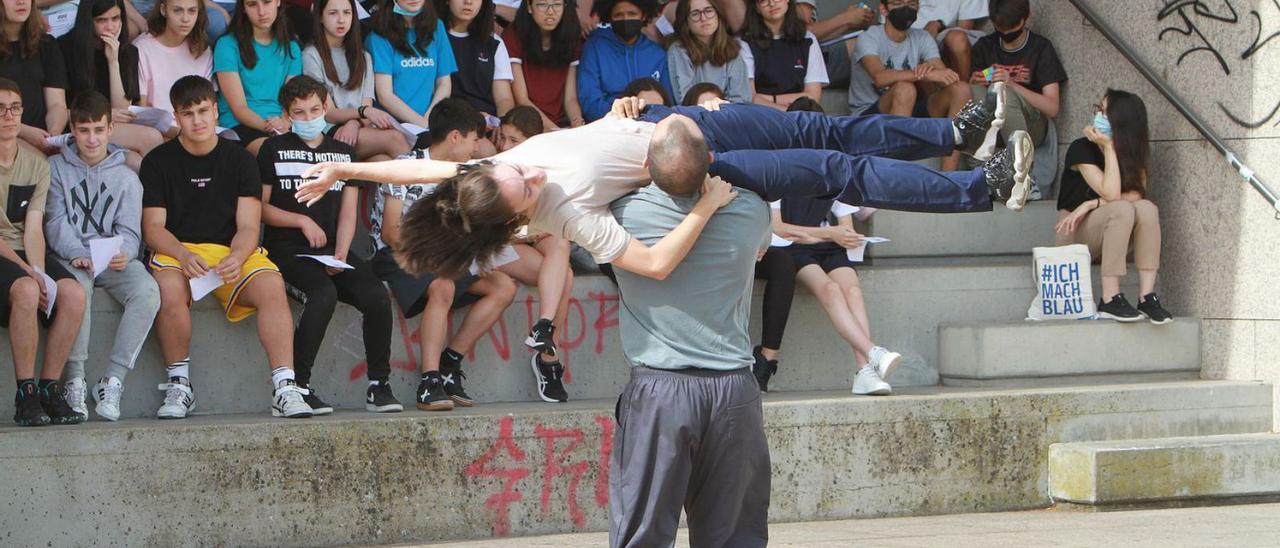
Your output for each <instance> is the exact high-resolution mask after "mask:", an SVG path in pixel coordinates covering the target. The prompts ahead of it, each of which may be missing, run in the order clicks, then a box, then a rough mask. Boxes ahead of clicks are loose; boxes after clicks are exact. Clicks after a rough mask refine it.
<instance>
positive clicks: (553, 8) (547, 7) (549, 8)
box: [533, 2, 564, 13]
mask: <svg viewBox="0 0 1280 548" xmlns="http://www.w3.org/2000/svg"><path fill="white" fill-rule="evenodd" d="M533 9H535V10H538V11H541V12H545V13H554V12H559V11H564V2H556V3H554V4H551V3H546V2H538V3H537V4H534V5H533Z"/></svg>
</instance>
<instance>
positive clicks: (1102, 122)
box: [1093, 112, 1111, 137]
mask: <svg viewBox="0 0 1280 548" xmlns="http://www.w3.org/2000/svg"><path fill="white" fill-rule="evenodd" d="M1093 129H1096V130H1098V133H1101V134H1103V135H1106V136H1107V137H1110V136H1111V120H1109V119H1108V118H1107V115H1106V114H1103V113H1101V112H1099V113H1097V114H1094V115H1093Z"/></svg>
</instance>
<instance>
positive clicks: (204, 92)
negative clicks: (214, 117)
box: [169, 74, 216, 112]
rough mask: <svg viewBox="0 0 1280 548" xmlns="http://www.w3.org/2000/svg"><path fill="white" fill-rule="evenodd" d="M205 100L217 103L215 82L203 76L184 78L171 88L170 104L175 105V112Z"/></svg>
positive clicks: (179, 79)
mask: <svg viewBox="0 0 1280 548" xmlns="http://www.w3.org/2000/svg"><path fill="white" fill-rule="evenodd" d="M205 100H208V101H216V99H215V96H214V94H213V82H210V81H209V79H208V78H205V77H203V76H196V75H194V74H190V75H187V76H183V77H182V78H178V81H177V82H174V83H173V87H171V88H169V102H170V103H172V104H173V110H174V112H177V110H178V109H180V108H186V107H189V106H191V105H194V104H196V103H199V102H200V101H205Z"/></svg>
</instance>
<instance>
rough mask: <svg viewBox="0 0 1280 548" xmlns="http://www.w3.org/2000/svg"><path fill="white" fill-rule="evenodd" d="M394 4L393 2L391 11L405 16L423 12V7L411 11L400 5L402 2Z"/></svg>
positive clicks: (414, 15) (413, 15)
mask: <svg viewBox="0 0 1280 548" xmlns="http://www.w3.org/2000/svg"><path fill="white" fill-rule="evenodd" d="M392 4H393V7H392V8H391V12H392V13H395V14H396V15H403V16H405V17H417V16H418V14H419V13H422V9H421V8H419V9H418V11H409V10H407V9H404V8H402V7H400V4H398V3H395V2H393V3H392Z"/></svg>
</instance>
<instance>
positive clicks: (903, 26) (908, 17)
mask: <svg viewBox="0 0 1280 548" xmlns="http://www.w3.org/2000/svg"><path fill="white" fill-rule="evenodd" d="M919 14H920V10H918V9H916V8H912V7H901V8H893V9H891V10H889V24H891V25H893V28H895V29H898V30H900V31H902V32H906V31H907V29H909V28H911V25H914V24H915V22H916V17H917V16H918V15H919Z"/></svg>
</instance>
